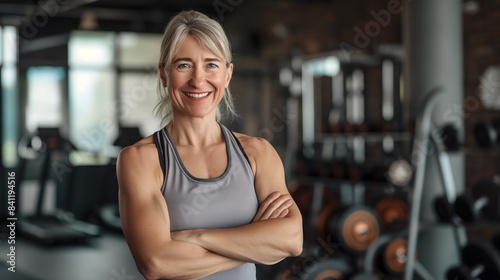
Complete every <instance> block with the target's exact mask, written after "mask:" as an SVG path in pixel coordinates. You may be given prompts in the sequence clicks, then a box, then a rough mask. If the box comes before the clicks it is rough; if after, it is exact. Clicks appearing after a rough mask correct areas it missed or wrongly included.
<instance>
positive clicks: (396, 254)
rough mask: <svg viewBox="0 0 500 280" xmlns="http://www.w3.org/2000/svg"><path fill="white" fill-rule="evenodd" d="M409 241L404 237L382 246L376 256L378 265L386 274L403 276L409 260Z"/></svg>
mask: <svg viewBox="0 0 500 280" xmlns="http://www.w3.org/2000/svg"><path fill="white" fill-rule="evenodd" d="M407 253H408V240H407V239H406V238H403V237H398V238H394V239H392V240H391V241H389V242H388V243H387V244H385V245H384V246H382V248H381V249H380V250H379V252H378V254H377V256H376V260H375V261H376V264H377V267H378V268H379V270H380V271H381V272H382V273H384V274H390V275H393V276H402V275H403V273H404V271H405V267H406V262H407V260H408V256H407Z"/></svg>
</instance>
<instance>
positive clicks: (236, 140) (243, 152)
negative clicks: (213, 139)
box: [223, 126, 250, 164]
mask: <svg viewBox="0 0 500 280" xmlns="http://www.w3.org/2000/svg"><path fill="white" fill-rule="evenodd" d="M223 127H224V126H223ZM224 129H225V130H226V131H229V133H228V134H229V135H230V137H231V139H233V140H234V142H235V143H236V145H237V146H238V149H239V150H240V152H241V153H242V154H243V156H244V157H245V159H246V160H247V162H248V164H250V160H249V159H248V156H247V153H246V152H245V150H244V149H243V146H242V145H241V142H240V140H238V137H236V135H234V133H233V132H232V131H231V130H229V129H227V128H226V127H224Z"/></svg>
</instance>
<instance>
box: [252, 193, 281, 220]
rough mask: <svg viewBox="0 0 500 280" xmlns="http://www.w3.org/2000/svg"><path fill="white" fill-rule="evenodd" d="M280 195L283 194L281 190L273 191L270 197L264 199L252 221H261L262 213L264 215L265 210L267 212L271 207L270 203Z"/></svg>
mask: <svg viewBox="0 0 500 280" xmlns="http://www.w3.org/2000/svg"><path fill="white" fill-rule="evenodd" d="M280 195H281V194H280V193H279V192H273V193H271V194H270V195H269V196H268V197H266V199H264V201H262V203H261V205H260V206H259V209H258V210H257V213H256V214H255V216H254V218H253V220H252V221H260V219H261V218H262V215H264V212H266V210H267V208H268V207H269V205H270V204H271V203H272V202H273V201H274V200H276V199H277V198H279V197H280Z"/></svg>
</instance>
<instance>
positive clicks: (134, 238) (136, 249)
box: [117, 144, 243, 279]
mask: <svg viewBox="0 0 500 280" xmlns="http://www.w3.org/2000/svg"><path fill="white" fill-rule="evenodd" d="M157 158H158V156H157V152H156V149H155V148H154V145H148V144H145V145H138V146H132V147H129V148H126V149H125V150H123V151H122V152H121V153H120V157H119V159H118V166H117V173H118V181H119V186H120V190H119V205H120V218H121V221H122V226H123V232H124V234H125V237H126V240H127V243H128V245H129V247H130V250H131V252H132V255H133V257H134V260H135V262H136V265H137V267H138V269H139V271H140V272H141V274H142V275H143V276H144V277H145V278H146V279H161V278H168V279H198V278H201V277H204V276H207V275H211V274H213V273H217V272H220V271H224V270H227V269H230V268H233V267H236V266H238V265H241V264H243V262H241V261H238V260H234V259H231V258H228V257H224V256H221V255H220V254H216V253H213V252H210V251H209V250H207V249H205V248H203V247H200V246H199V245H196V244H193V243H190V242H184V241H176V240H172V239H171V235H170V220H169V215H168V208H167V205H166V203H165V199H164V198H163V196H162V193H161V192H160V186H161V181H162V180H161V178H162V176H161V175H160V173H161V169H160V168H159V167H158V166H157V165H158V160H157ZM155 159H156V160H155ZM155 164H156V165H155Z"/></svg>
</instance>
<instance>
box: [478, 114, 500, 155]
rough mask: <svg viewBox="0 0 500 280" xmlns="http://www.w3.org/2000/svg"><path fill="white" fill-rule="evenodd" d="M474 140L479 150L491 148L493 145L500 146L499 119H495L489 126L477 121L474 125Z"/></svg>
mask: <svg viewBox="0 0 500 280" xmlns="http://www.w3.org/2000/svg"><path fill="white" fill-rule="evenodd" d="M474 138H475V139H476V143H477V145H478V146H479V147H481V148H485V149H487V148H491V147H492V146H493V145H495V144H497V145H498V144H500V119H496V120H494V121H492V122H491V124H489V123H487V122H485V121H479V122H477V123H476V124H475V125H474Z"/></svg>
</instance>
